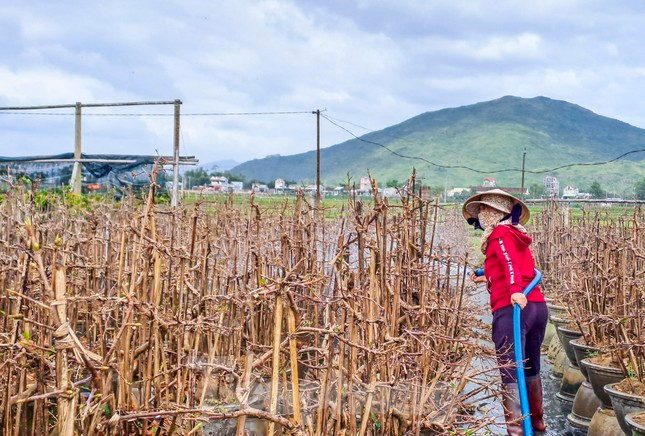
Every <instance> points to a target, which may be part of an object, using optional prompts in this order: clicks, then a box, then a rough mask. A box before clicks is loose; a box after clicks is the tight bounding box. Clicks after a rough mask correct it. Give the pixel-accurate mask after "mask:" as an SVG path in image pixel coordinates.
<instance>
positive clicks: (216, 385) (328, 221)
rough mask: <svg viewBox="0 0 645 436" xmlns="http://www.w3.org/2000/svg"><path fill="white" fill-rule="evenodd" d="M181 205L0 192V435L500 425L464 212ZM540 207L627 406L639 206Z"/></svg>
mask: <svg viewBox="0 0 645 436" xmlns="http://www.w3.org/2000/svg"><path fill="white" fill-rule="evenodd" d="M185 200H186V201H185V202H184V205H183V206H181V207H179V208H177V209H175V210H173V209H172V208H170V207H169V206H168V205H166V204H163V203H157V202H156V201H155V188H154V187H151V188H150V190H149V191H148V192H147V193H146V195H145V196H144V197H143V198H142V199H136V198H133V197H125V198H124V199H123V200H122V201H118V202H117V201H114V200H111V199H109V198H105V197H96V198H94V199H92V200H91V201H75V202H70V200H69V198H67V197H64V196H62V197H61V196H58V197H57V196H53V195H52V196H51V197H49V200H48V201H46V202H42V201H40V202H36V201H35V197H33V196H32V194H31V193H30V192H23V191H20V190H16V191H9V192H7V193H6V196H5V198H4V199H3V201H2V203H1V204H0V220H2V225H1V226H0V239H1V240H2V241H3V244H2V248H0V283H1V284H2V292H1V293H0V385H1V386H3V387H4V388H3V391H4V394H2V395H1V396H0V410H2V411H3V412H2V415H1V420H0V425H1V427H0V428H1V429H2V432H3V433H4V434H16V435H21V434H50V433H51V432H57V433H58V434H114V435H121V434H138V435H151V434H155V435H156V434H178V435H187V434H204V435H210V434H213V435H214V434H239V435H241V434H244V431H248V432H252V431H253V432H256V434H298V435H327V434H337V435H341V434H346V435H353V434H369V435H390V434H400V435H403V434H480V433H481V434H485V433H486V432H487V431H489V432H490V431H491V430H490V429H493V428H495V427H494V426H495V423H499V422H500V420H503V417H501V416H500V415H499V411H495V409H490V410H487V408H485V407H482V404H484V403H490V402H491V401H493V400H494V398H495V396H496V395H497V392H498V389H499V380H498V369H497V367H496V365H495V363H494V362H495V361H494V351H493V350H492V348H491V347H490V345H487V344H486V343H485V341H482V339H484V340H485V339H487V336H488V335H489V331H488V329H487V326H486V325H485V324H484V323H482V321H481V316H480V314H481V313H482V312H486V311H488V310H489V309H488V308H487V307H482V302H481V301H477V300H475V299H473V298H472V295H473V292H474V291H475V287H474V286H473V284H472V283H471V282H470V281H469V280H468V277H467V276H468V273H469V271H470V270H471V269H472V268H475V267H478V266H479V265H480V263H481V260H482V259H481V255H479V254H478V253H479V251H478V238H479V236H480V233H475V232H473V231H472V230H469V229H467V228H466V226H465V224H464V222H463V218H462V217H461V211H460V208H459V207H457V205H445V206H436V205H435V204H434V202H428V201H422V200H420V199H419V198H416V197H410V196H408V197H404V198H401V199H399V200H397V201H391V200H388V201H387V202H386V201H384V200H383V199H381V198H378V197H376V198H367V197H366V198H358V197H349V198H347V197H346V198H333V199H325V200H324V201H323V202H322V209H323V210H324V214H322V213H320V212H317V211H316V210H315V208H314V202H313V199H311V198H305V197H303V196H302V195H299V196H296V197H291V198H276V197H262V196H225V195H223V196H208V197H207V198H205V199H204V198H198V197H195V198H192V197H189V198H186V199H185ZM532 213H533V219H532V221H531V223H530V225H529V232H530V233H531V234H532V235H533V236H534V254H535V257H536V262H537V266H538V268H540V269H541V270H542V271H543V272H544V281H543V289H544V291H545V293H546V294H547V295H548V296H549V297H550V298H551V299H552V300H551V308H552V314H554V313H557V314H558V316H559V317H560V319H563V320H566V322H563V323H562V324H558V325H562V326H565V327H567V328H569V329H571V330H573V331H574V333H573V334H574V335H575V334H577V335H578V337H579V338H582V340H583V341H586V343H587V344H588V345H589V346H593V347H595V350H596V351H594V353H595V354H594V357H598V358H600V357H603V359H601V361H600V363H602V364H604V365H607V366H609V367H612V368H614V369H615V372H616V373H617V374H618V375H617V376H620V380H623V379H625V380H627V381H626V382H624V383H623V384H622V385H621V389H622V390H623V391H625V392H629V391H634V392H638V389H639V386H642V383H643V382H644V381H645V333H643V327H644V325H643V324H644V323H645V321H644V319H643V318H644V317H643V315H644V314H645V312H644V311H643V297H645V295H644V293H645V290H644V289H645V286H644V284H643V283H644V277H643V274H644V271H645V260H644V259H645V256H644V253H645V242H644V240H643V228H644V227H643V219H644V217H643V213H642V212H641V211H640V210H638V209H634V208H631V209H628V208H609V209H606V208H592V209H585V210H584V211H582V210H581V211H577V210H576V209H574V208H572V209H571V210H570V213H569V214H568V217H567V214H563V212H562V209H561V208H559V207H557V206H556V205H554V204H548V205H545V206H543V207H540V208H537V207H534V208H532ZM565 217H566V218H565ZM484 305H485V304H484ZM556 321H558V319H556ZM558 322H559V321H558ZM576 331H577V332H578V333H576ZM553 337H554V338H555V339H553V344H552V347H553V348H554V349H556V348H558V347H557V346H558V344H559V342H560V339H559V338H560V337H561V335H555V336H553ZM547 345H549V344H545V346H547ZM561 348H562V347H561V346H560V349H561ZM545 351H546V349H545ZM550 354H552V356H550V357H549V358H551V361H556V358H557V355H559V356H560V357H559V359H560V360H561V361H562V360H563V359H567V358H570V357H571V356H569V355H568V354H567V353H566V352H565V351H564V350H560V351H557V352H556V351H553V350H550ZM482 362H487V363H486V364H482ZM575 363H577V362H575V357H574V362H570V364H571V365H573V364H575ZM556 367H557V365H556V364H555V363H554V365H553V368H554V371H556ZM576 368H578V367H577V366H576ZM578 371H579V369H578ZM543 376H545V377H546V376H547V374H544V375H543ZM556 376H557V374H556ZM560 377H562V374H560ZM565 379H566V376H565ZM620 380H619V381H620ZM563 383H564V382H563ZM579 387H580V385H579V386H578V388H579ZM601 389H602V387H601ZM575 393H576V392H575V391H574V392H573V395H574V396H575ZM563 405H564V407H566V402H563ZM589 419H591V417H589Z"/></svg>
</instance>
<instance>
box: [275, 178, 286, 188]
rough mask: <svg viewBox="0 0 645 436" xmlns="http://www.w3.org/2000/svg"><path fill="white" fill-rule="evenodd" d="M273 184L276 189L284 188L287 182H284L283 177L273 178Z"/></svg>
mask: <svg viewBox="0 0 645 436" xmlns="http://www.w3.org/2000/svg"><path fill="white" fill-rule="evenodd" d="M273 185H274V188H275V189H276V190H278V189H285V188H286V187H287V182H285V181H284V179H275V182H273Z"/></svg>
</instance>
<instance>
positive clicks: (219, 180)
mask: <svg viewBox="0 0 645 436" xmlns="http://www.w3.org/2000/svg"><path fill="white" fill-rule="evenodd" d="M211 186H223V187H225V186H228V178H227V177H224V176H213V177H211Z"/></svg>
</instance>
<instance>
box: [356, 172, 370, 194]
mask: <svg viewBox="0 0 645 436" xmlns="http://www.w3.org/2000/svg"><path fill="white" fill-rule="evenodd" d="M358 190H359V191H361V192H370V191H371V190H372V182H370V178H369V177H367V176H362V177H361V180H360V183H359V188H358Z"/></svg>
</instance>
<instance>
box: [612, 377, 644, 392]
mask: <svg viewBox="0 0 645 436" xmlns="http://www.w3.org/2000/svg"><path fill="white" fill-rule="evenodd" d="M614 389H616V390H617V391H618V392H623V393H626V394H631V395H638V396H639V397H643V396H645V383H643V382H640V381H638V380H636V379H633V378H632V379H628V378H626V379H625V380H623V381H621V382H620V383H618V384H617V385H614Z"/></svg>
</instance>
